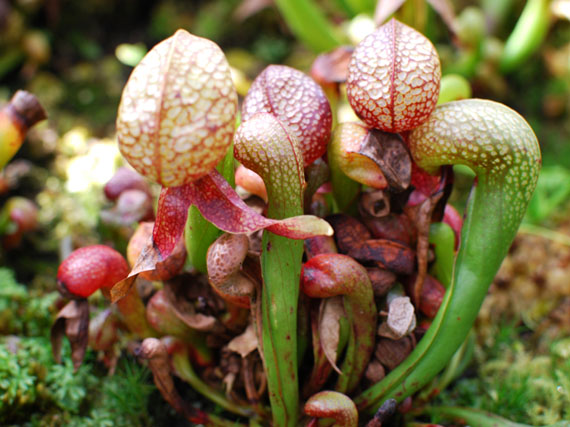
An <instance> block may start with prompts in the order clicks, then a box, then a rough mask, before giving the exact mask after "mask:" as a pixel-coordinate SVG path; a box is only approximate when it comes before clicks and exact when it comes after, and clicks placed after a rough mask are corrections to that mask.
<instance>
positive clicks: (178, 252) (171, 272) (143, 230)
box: [127, 222, 186, 280]
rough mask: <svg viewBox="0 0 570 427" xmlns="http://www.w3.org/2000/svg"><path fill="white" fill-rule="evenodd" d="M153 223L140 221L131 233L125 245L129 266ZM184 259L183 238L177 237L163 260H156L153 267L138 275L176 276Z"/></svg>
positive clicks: (158, 277) (144, 241) (149, 276)
mask: <svg viewBox="0 0 570 427" xmlns="http://www.w3.org/2000/svg"><path fill="white" fill-rule="evenodd" d="M153 226H154V223H152V222H141V223H140V224H139V226H138V228H137V229H136V231H135V233H134V234H133V235H132V237H131V239H130V240H129V244H128V246H127V260H128V261H129V264H130V265H131V266H133V265H135V262H136V261H137V259H138V257H139V255H140V254H141V251H142V250H143V248H144V247H145V245H146V244H147V242H148V241H149V239H150V237H151V235H152V229H153ZM185 261H186V247H185V246H184V239H179V240H178V242H177V243H176V246H175V247H174V250H173V251H172V254H171V255H170V256H169V257H168V258H166V259H165V260H163V261H160V262H157V263H156V266H155V269H154V270H150V271H144V272H142V273H140V277H142V278H143V279H146V280H168V279H172V278H173V277H174V276H176V275H177V274H178V273H180V271H181V270H182V268H183V267H184V263H185Z"/></svg>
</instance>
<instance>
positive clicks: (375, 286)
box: [366, 267, 396, 298]
mask: <svg viewBox="0 0 570 427" xmlns="http://www.w3.org/2000/svg"><path fill="white" fill-rule="evenodd" d="M366 271H367V273H368V278H369V279H370V283H371V284H372V290H373V291H374V296H375V297H377V298H378V297H383V296H384V295H386V294H387V293H388V291H389V290H390V289H391V288H392V286H393V285H394V283H396V275H395V274H394V273H392V272H391V271H388V270H384V269H383V268H379V267H370V268H367V269H366Z"/></svg>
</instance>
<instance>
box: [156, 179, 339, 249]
mask: <svg viewBox="0 0 570 427" xmlns="http://www.w3.org/2000/svg"><path fill="white" fill-rule="evenodd" d="M191 204H193V205H195V206H196V207H197V208H198V210H199V211H200V213H201V214H202V215H203V216H204V218H206V219H207V220H208V221H210V222H211V223H212V224H214V225H215V226H216V227H218V228H219V229H220V230H222V231H225V232H228V233H235V234H241V233H243V234H245V233H253V232H254V231H258V230H261V229H264V228H265V229H267V230H268V231H271V232H273V233H275V234H279V235H281V236H285V237H289V238H291V239H306V238H308V237H314V236H321V235H329V236H330V235H332V228H331V227H330V226H329V225H328V223H326V222H325V221H324V220H322V219H320V218H317V217H315V216H311V215H302V216H296V217H292V218H286V219H283V220H275V219H269V218H265V217H264V216H261V215H260V214H258V213H257V212H256V211H254V210H253V209H251V208H250V207H249V206H247V205H246V204H245V202H244V201H243V200H242V199H241V198H240V197H239V196H238V194H237V193H236V192H235V191H234V189H233V188H232V187H231V186H230V185H229V184H228V183H227V182H226V180H225V179H224V178H223V177H222V176H221V175H220V174H219V173H218V171H216V170H213V171H212V172H210V173H209V174H208V175H206V176H205V177H204V178H202V179H200V180H198V181H196V182H193V183H191V184H188V185H185V186H182V187H171V188H167V189H163V190H162V193H161V195H160V199H159V202H158V213H157V217H156V222H155V224H154V231H153V238H154V242H155V245H156V246H157V248H158V250H159V252H160V254H161V255H162V257H163V258H166V257H167V256H168V255H170V253H171V252H172V249H173V248H174V245H175V244H176V242H177V241H178V239H179V238H180V236H181V235H182V232H183V231H184V225H185V224H186V217H187V214H188V207H189V206H190V205H191Z"/></svg>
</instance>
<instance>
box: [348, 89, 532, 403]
mask: <svg viewBox="0 0 570 427" xmlns="http://www.w3.org/2000/svg"><path fill="white" fill-rule="evenodd" d="M467 122H469V123H477V126H476V127H472V126H471V125H469V126H462V125H463V124H464V123H467ZM506 124H507V125H506ZM449 129H453V131H451V132H450V130H449ZM467 141H469V143H467ZM408 142H409V144H410V150H411V152H412V156H413V157H414V160H415V161H416V162H417V163H418V165H419V166H420V167H422V168H424V169H426V170H427V171H428V172H433V171H436V170H437V169H438V168H439V167H440V166H441V165H444V164H455V163H464V164H466V165H467V166H469V167H471V168H472V169H473V170H474V171H475V172H476V174H477V182H476V185H475V186H474V188H473V192H472V194H471V198H470V200H469V202H468V204H467V210H466V219H465V223H464V224H463V229H462V235H461V246H460V248H459V252H458V255H457V258H456V261H455V267H454V272H453V280H452V282H451V284H450V286H449V288H448V289H447V292H446V294H445V296H444V299H443V301H442V304H441V307H440V309H439V312H438V313H437V316H436V317H435V319H434V320H433V322H432V325H431V326H430V328H429V329H428V331H427V332H426V334H425V335H424V337H423V338H422V339H421V341H420V342H419V344H418V345H417V347H416V348H415V349H414V351H413V352H412V353H411V354H410V355H409V356H408V358H407V359H406V360H405V361H404V362H403V363H402V364H400V365H399V366H398V367H397V368H396V369H394V370H393V371H392V372H390V374H389V375H388V376H386V377H385V378H384V379H383V380H382V381H380V382H379V383H377V384H375V385H374V386H372V387H370V388H369V389H368V390H366V391H365V392H364V393H362V394H361V395H360V396H359V397H358V398H357V399H356V400H355V402H356V404H357V405H358V406H359V408H360V409H365V408H366V409H369V410H373V408H374V407H376V406H378V405H379V404H380V403H381V402H382V401H383V400H385V399H388V398H395V399H396V400H398V401H401V400H403V399H404V398H406V397H407V396H410V395H411V394H413V393H414V392H415V391H417V390H419V389H420V388H421V387H423V386H424V385H425V384H427V383H428V382H429V381H430V380H431V379H432V378H433V377H434V376H435V375H437V373H438V372H440V371H441V370H442V369H443V368H444V367H445V365H446V364H447V363H448V361H449V359H450V358H451V357H452V356H453V354H454V353H455V351H456V350H457V348H458V347H459V346H460V345H461V343H462V342H463V341H464V339H465V337H466V336H467V334H468V332H469V330H470V329H471V326H472V325H473V322H474V321H475V318H476V317H477V313H478V312H479V308H480V306H481V304H482V302H483V299H484V298H485V295H486V294H487V290H488V288H489V285H490V284H491V282H492V280H493V278H494V276H495V274H496V272H497V270H498V269H499V267H500V265H501V262H502V260H503V258H504V257H505V255H506V253H507V251H508V249H509V247H510V245H511V242H512V240H513V238H514V236H515V234H516V231H517V229H518V226H519V224H520V221H521V220H522V218H523V216H524V213H525V211H526V206H527V204H528V201H529V200H530V198H531V196H532V192H533V190H534V188H535V186H536V181H537V179H538V172H539V170H540V149H539V146H538V141H537V140H536V136H535V135H534V133H533V132H532V129H531V128H530V126H528V124H527V123H526V122H525V121H524V119H522V117H520V116H519V115H518V114H517V113H515V112H514V111H512V110H510V109H509V108H507V107H505V106H503V105H501V104H498V103H494V102H491V101H482V100H466V101H456V102H450V103H447V104H443V105H441V106H439V107H437V108H436V110H435V111H434V113H432V115H431V116H430V119H429V120H428V122H426V123H424V124H423V125H421V126H420V127H418V128H416V129H415V130H414V131H412V133H411V134H410V135H409V138H408Z"/></svg>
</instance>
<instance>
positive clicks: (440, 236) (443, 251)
mask: <svg viewBox="0 0 570 427" xmlns="http://www.w3.org/2000/svg"><path fill="white" fill-rule="evenodd" d="M429 242H430V243H431V244H434V245H435V260H436V261H435V264H434V266H433V272H434V275H435V277H436V278H437V280H439V281H440V282H441V284H442V285H443V286H444V287H445V288H448V287H449V284H450V283H451V278H452V276H453V263H454V262H455V233H454V231H453V229H452V228H451V227H450V226H449V225H448V224H446V223H444V222H438V223H434V224H431V225H430V229H429Z"/></svg>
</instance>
